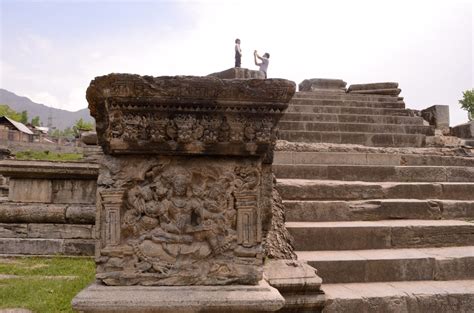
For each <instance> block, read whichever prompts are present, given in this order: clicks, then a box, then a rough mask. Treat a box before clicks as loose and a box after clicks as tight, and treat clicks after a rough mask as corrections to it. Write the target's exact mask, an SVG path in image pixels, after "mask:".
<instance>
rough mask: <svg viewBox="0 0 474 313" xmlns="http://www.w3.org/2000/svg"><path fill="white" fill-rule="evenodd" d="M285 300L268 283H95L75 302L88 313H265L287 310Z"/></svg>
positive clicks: (75, 299)
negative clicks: (110, 284)
mask: <svg viewBox="0 0 474 313" xmlns="http://www.w3.org/2000/svg"><path fill="white" fill-rule="evenodd" d="M284 303H285V300H284V298H283V297H282V296H281V295H280V293H279V292H278V291H277V290H276V289H275V288H273V287H271V286H269V285H268V283H266V282H264V281H261V282H260V283H259V284H258V285H255V286H242V285H233V286H180V287H177V286H173V287H152V286H146V287H141V286H120V287H115V286H103V285H99V284H97V283H94V284H92V285H90V286H89V287H87V288H86V289H84V290H83V291H81V292H80V293H79V294H78V295H77V296H76V297H75V298H74V299H73V300H72V307H73V309H75V310H77V311H80V312H84V313H99V312H100V313H107V312H110V313H112V312H113V313H115V312H118V313H120V312H123V313H125V312H126V313H142V312H160V313H218V312H231V313H244V312H245V313H247V312H248V313H263V312H274V311H277V310H279V309H280V308H282V307H283V305H284Z"/></svg>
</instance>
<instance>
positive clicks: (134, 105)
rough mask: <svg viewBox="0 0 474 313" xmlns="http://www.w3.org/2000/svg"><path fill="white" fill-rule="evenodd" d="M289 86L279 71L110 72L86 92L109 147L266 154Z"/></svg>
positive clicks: (115, 149)
mask: <svg viewBox="0 0 474 313" xmlns="http://www.w3.org/2000/svg"><path fill="white" fill-rule="evenodd" d="M294 92H295V84H294V83H293V82H289V81H287V80H283V79H269V80H261V79H254V80H222V79H218V78H215V77H192V76H177V77H157V78H154V77H149V76H143V77H142V76H138V75H127V74H110V75H107V76H102V77H98V78H96V79H95V80H93V81H92V82H91V85H90V87H89V88H88V90H87V99H88V101H89V109H90V111H91V114H92V115H93V116H94V118H95V119H96V124H97V131H98V139H99V144H101V145H102V146H103V147H104V149H105V151H106V152H108V153H119V154H122V153H127V154H130V153H164V154H174V153H181V154H197V153H199V154H205V155H209V154H214V155H265V154H267V153H268V151H269V150H271V149H272V148H273V146H274V144H275V140H276V135H277V128H276V125H277V122H278V121H279V119H280V117H281V116H282V113H283V111H284V110H285V109H286V108H287V106H288V101H289V100H290V99H291V97H292V96H293V94H294Z"/></svg>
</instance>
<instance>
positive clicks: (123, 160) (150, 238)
mask: <svg viewBox="0 0 474 313" xmlns="http://www.w3.org/2000/svg"><path fill="white" fill-rule="evenodd" d="M294 92H295V84H294V83H293V82H290V81H287V80H283V79H268V80H259V79H253V80H221V79H218V78H213V77H190V76H179V77H157V78H154V77H149V76H143V77H142V76H137V75H125V74H111V75H107V76H102V77H98V78H96V79H95V80H93V81H92V82H91V85H90V87H89V88H88V90H87V99H88V101H89V109H90V111H91V114H92V115H93V116H94V117H95V119H96V125H97V134H98V141H99V144H100V145H101V146H102V147H103V149H104V152H105V154H106V155H105V157H104V158H103V160H104V161H103V164H102V165H101V169H100V174H99V179H98V200H97V218H96V227H97V234H98V239H99V240H98V244H97V249H96V262H97V276H96V277H97V279H98V281H100V283H101V284H99V285H96V286H93V287H89V291H88V289H86V290H84V291H83V292H81V293H80V294H79V295H78V296H77V297H76V298H75V300H74V301H73V306H74V307H75V308H76V309H79V310H82V311H84V312H95V311H94V309H92V306H91V305H92V303H93V302H94V301H95V305H96V306H100V305H99V304H98V303H99V302H100V301H98V300H97V295H98V294H100V290H103V291H104V293H103V294H104V297H105V294H106V293H107V294H109V295H110V292H109V291H110V290H111V289H107V287H106V286H107V285H109V286H130V285H144V286H202V285H233V286H232V287H223V288H224V289H209V290H218V291H219V292H221V293H222V292H224V293H225V292H226V289H225V288H230V289H229V292H233V293H234V294H236V293H235V292H236V291H238V286H239V285H255V286H256V287H255V288H256V289H255V288H254V289H255V290H257V289H258V290H260V291H259V292H260V295H261V297H260V298H261V299H262V301H266V303H267V305H262V303H263V302H262V303H260V305H256V306H255V310H253V311H272V310H276V309H278V308H279V307H281V306H282V305H283V300H282V298H281V296H280V295H279V294H278V292H276V293H275V291H276V290H273V291H272V290H271V287H269V286H268V285H265V283H262V271H263V257H262V254H263V251H262V241H263V239H264V238H263V237H264V234H265V231H266V230H267V228H268V227H269V225H270V219H271V201H269V199H271V188H268V186H266V182H268V181H270V182H271V176H269V175H271V170H269V167H270V166H271V162H272V157H273V147H274V144H275V141H276V133H277V128H276V125H277V123H278V120H279V119H280V117H281V116H282V114H283V111H284V110H285V109H286V108H287V105H288V102H289V100H290V99H291V97H292V96H293V94H294ZM262 284H263V285H262ZM90 288H93V289H94V288H95V289H94V290H95V291H94V292H92V291H91V290H92V289H90ZM97 288H99V291H97ZM101 288H102V289H101ZM104 288H105V289H104ZM114 288H115V287H114ZM124 288H125V287H124ZM127 288H130V287H127ZM150 288H152V289H147V290H146V292H155V291H156V292H157V293H160V292H163V291H164V290H168V289H166V287H150ZM160 288H161V289H160ZM196 288H199V287H196ZM236 288H237V289H236ZM262 288H263V289H262ZM120 290H121V291H124V290H125V289H120ZM126 290H127V292H128V291H129V292H133V289H126ZM153 290H155V291H153ZM199 290H200V292H202V291H203V290H204V289H202V288H201V289H199ZM243 290H247V291H248V290H250V289H248V287H244V289H243ZM252 290H253V289H252ZM263 290H267V291H268V292H270V293H273V296H272V295H270V293H268V292H267V296H265V293H264V292H263ZM88 292H89V294H88ZM91 292H92V294H94V297H95V298H94V299H96V300H94V301H92V302H91V301H89V302H87V301H88V299H89V300H90V295H91ZM195 294H196V295H198V294H201V293H199V292H197V293H195ZM204 294H205V292H204ZM237 294H238V292H237ZM243 294H244V293H243ZM214 296H217V298H216V301H217V302H216V303H217V304H218V303H220V305H222V306H221V307H220V308H221V309H228V308H230V309H235V310H241V309H242V308H243V307H239V305H237V304H234V305H230V304H229V303H228V301H227V300H228V296H229V295H227V296H224V295H223V294H221V295H220V297H221V299H220V300H219V295H217V294H215V295H214ZM88 297H89V298H88ZM207 297H209V294H208V295H207ZM226 297H227V298H226ZM272 297H273V298H272ZM255 298H256V299H258V298H259V297H258V296H257V297H255ZM223 299H227V300H225V301H224V300H223ZM272 299H273V300H272ZM118 300H119V299H118ZM155 300H156V299H155ZM167 300H169V299H167ZM181 300H183V299H181ZM221 300H222V301H221ZM183 301H184V302H183V303H185V302H186V300H183ZM219 301H221V302H219ZM226 301H227V302H226ZM272 301H273V302H272ZM125 302H126V301H125ZM125 302H124V303H125ZM155 302H156V301H155ZM158 302H159V301H158ZM257 302H258V301H257ZM100 303H102V302H100ZM203 303H204V302H203ZM216 303H214V305H216ZM124 305H125V306H126V304H124ZM150 305H152V306H154V307H156V308H157V309H156V312H161V311H160V309H159V307H160V304H157V303H154V304H150ZM240 305H242V304H240ZM188 306H189V308H191V307H192V305H191V304H189V305H188ZM218 307H219V305H217V307H214V309H215V308H218ZM265 307H266V308H265ZM102 309H103V307H102ZM115 309H116V308H115ZM175 309H176V308H175ZM181 309H182V308H181ZM201 309H202V310H203V312H206V307H205V305H204V307H203V308H201ZM246 310H250V311H252V309H251V308H248V304H246ZM128 312H133V310H132V309H131V308H130V309H129V311H128ZM150 312H152V311H150ZM153 312H154V311H153ZM183 312H185V311H183ZM186 312H194V311H193V310H191V309H189V310H188V311H186ZM200 312H201V311H200Z"/></svg>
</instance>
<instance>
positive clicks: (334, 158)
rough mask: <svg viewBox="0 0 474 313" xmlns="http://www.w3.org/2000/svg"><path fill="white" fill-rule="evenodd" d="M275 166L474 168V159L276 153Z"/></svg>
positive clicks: (343, 153)
mask: <svg viewBox="0 0 474 313" xmlns="http://www.w3.org/2000/svg"><path fill="white" fill-rule="evenodd" d="M414 152H417V151H414ZM273 164H333V165H393V166H399V165H408V166H417V165H418V166H421V165H431V166H472V167H474V157H463V156H452V155H450V156H443V155H429V154H428V152H423V151H418V152H417V153H413V154H404V153H398V152H396V151H395V152H392V153H363V152H362V153H359V152H303V151H301V152H300V151H276V152H275V156H274V160H273Z"/></svg>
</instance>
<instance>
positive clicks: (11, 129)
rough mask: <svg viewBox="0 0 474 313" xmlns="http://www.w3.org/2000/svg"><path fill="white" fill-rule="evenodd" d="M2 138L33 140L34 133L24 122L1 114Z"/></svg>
mask: <svg viewBox="0 0 474 313" xmlns="http://www.w3.org/2000/svg"><path fill="white" fill-rule="evenodd" d="M0 140H2V141H5V140H7V141H22V142H33V140H34V133H33V132H32V131H31V130H30V129H29V128H28V127H26V126H25V125H24V124H23V123H20V122H17V121H14V120H12V119H11V118H8V117H6V116H0Z"/></svg>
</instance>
